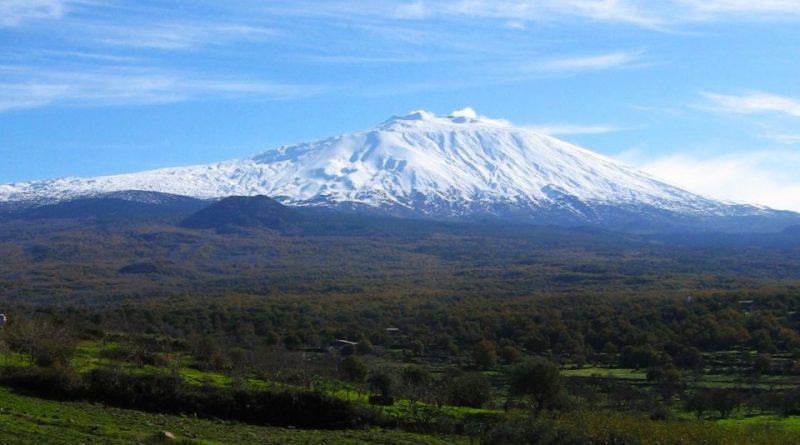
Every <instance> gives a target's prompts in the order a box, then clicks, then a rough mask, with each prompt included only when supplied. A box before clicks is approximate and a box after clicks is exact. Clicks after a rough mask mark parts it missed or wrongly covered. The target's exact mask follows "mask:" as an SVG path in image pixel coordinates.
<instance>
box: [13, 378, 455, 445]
mask: <svg viewBox="0 0 800 445" xmlns="http://www.w3.org/2000/svg"><path fill="white" fill-rule="evenodd" d="M161 431H169V432H172V433H173V434H175V435H176V436H177V437H178V438H179V439H182V441H183V443H192V444H209V445H210V444H330V443H336V444H353V445H355V444H386V445H389V444H392V445H394V444H397V445H405V444H408V445H412V444H422V445H439V444H442V445H444V444H450V443H458V441H457V439H454V438H448V439H446V440H445V439H439V438H435V437H431V436H423V435H417V434H411V433H405V432H400V431H393V430H383V429H364V430H345V431H322V430H297V429H291V428H274V427H259V426H253V425H247V424H240V423H234V422H221V421H213V420H205V419H196V418H193V417H181V416H168V415H160V414H149V413H142V412H139V411H133V410H124V409H117V408H109V407H105V406H102V405H98V404H92V403H85V402H68V403H61V402H56V401H50V400H43V399H39V398H34V397H28V396H25V395H20V394H16V393H14V392H12V391H10V390H8V389H6V388H0V443H2V444H4V445H5V444H9V445H11V444H31V443H47V444H77V443H87V444H88V443H104V444H135V443H143V442H147V441H148V439H149V438H152V437H153V436H154V435H156V434H157V433H159V432H161ZM178 443H181V442H178Z"/></svg>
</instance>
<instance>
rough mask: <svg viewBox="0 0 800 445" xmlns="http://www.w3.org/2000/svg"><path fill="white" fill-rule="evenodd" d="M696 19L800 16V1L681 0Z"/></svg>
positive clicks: (784, 17) (752, 18)
mask: <svg viewBox="0 0 800 445" xmlns="http://www.w3.org/2000/svg"><path fill="white" fill-rule="evenodd" d="M677 3H678V4H680V5H681V6H683V7H685V8H688V9H690V10H691V11H692V12H693V13H694V17H695V18H696V19H709V20H710V19H724V18H731V17H738V18H740V19H747V20H758V19H776V18H781V19H787V18H797V17H800V2H797V1H795V0H758V1H752V0H704V1H696V0H679V1H677Z"/></svg>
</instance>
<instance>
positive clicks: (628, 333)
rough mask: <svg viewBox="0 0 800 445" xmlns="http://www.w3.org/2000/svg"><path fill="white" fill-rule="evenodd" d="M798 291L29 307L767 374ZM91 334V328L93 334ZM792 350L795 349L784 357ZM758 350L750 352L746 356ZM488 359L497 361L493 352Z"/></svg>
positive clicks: (260, 338) (252, 341)
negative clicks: (724, 358) (740, 367)
mask: <svg viewBox="0 0 800 445" xmlns="http://www.w3.org/2000/svg"><path fill="white" fill-rule="evenodd" d="M797 296H798V293H797V292H796V291H794V292H793V291H782V292H771V291H768V290H766V291H762V292H759V293H753V292H751V293H735V292H731V293H716V292H715V293H712V294H702V293H700V294H695V295H692V296H689V295H686V296H682V297H680V298H675V297H639V298H637V297H617V298H615V297H603V298H599V297H590V296H580V295H575V296H563V297H551V298H536V297H518V298H508V299H498V298H458V297H449V298H448V297H441V298H428V297H418V298H413V297H409V298H404V299H402V300H395V299H390V298H378V297H375V298H369V297H357V296H352V297H331V298H299V297H298V298H288V297H287V298H254V297H249V298H248V297H241V296H235V297H218V298H195V297H186V298H173V299H169V300H161V301H158V302H150V303H147V304H137V305H123V306H112V307H107V308H103V307H70V308H66V309H57V308H52V307H50V308H29V311H30V312H39V313H42V314H43V315H47V316H52V317H55V318H56V319H59V320H64V321H69V322H70V323H73V324H74V325H76V326H79V327H80V328H79V329H81V330H82V332H84V333H86V334H88V335H101V334H100V333H101V332H105V331H109V330H118V331H124V332H139V333H146V334H153V335H164V336H168V337H172V338H180V339H183V341H185V342H193V343H201V340H202V339H205V340H203V341H206V342H211V343H213V345H206V346H207V347H208V348H210V349H211V350H210V351H209V354H213V353H214V351H213V350H214V349H230V348H232V347H241V348H244V349H247V350H252V349H254V348H257V347H261V346H273V345H283V346H285V347H286V348H287V349H290V350H292V349H297V348H302V347H327V346H329V345H330V344H331V342H333V341H335V340H337V339H347V340H350V341H353V342H357V343H359V344H362V345H363V344H366V343H369V344H371V345H375V346H380V347H383V348H388V349H393V350H401V351H403V352H404V354H406V355H408V356H417V357H440V358H445V357H447V358H449V359H457V360H463V359H465V358H466V359H472V358H474V357H476V355H475V352H474V351H475V348H476V347H477V345H479V344H481V343H482V342H483V343H484V344H485V345H488V347H489V349H491V350H492V351H493V354H495V355H496V356H497V358H499V360H500V361H501V362H507V363H513V362H514V361H515V360H517V359H518V358H519V357H520V356H522V355H524V354H528V355H530V354H533V355H550V356H553V357H554V358H557V359H558V360H560V361H563V362H565V363H573V364H578V365H582V364H587V363H595V364H602V365H615V366H621V367H629V368H638V369H648V368H651V367H667V368H670V367H675V368H679V369H695V368H699V367H702V366H703V365H704V357H706V355H707V354H708V353H712V352H716V351H729V350H744V351H747V350H753V351H759V352H760V353H762V354H764V355H766V356H769V355H774V356H775V357H777V356H783V357H784V358H782V359H768V360H767V361H769V362H770V365H769V366H765V367H764V366H762V367H761V369H760V370H759V372H760V373H761V374H770V373H780V374H795V373H800V362H798V360H800V334H798V332H799V330H800V312H798V310H800V298H797ZM92 333H95V334H92ZM785 357H790V358H791V359H788V360H787V359H786V358H785ZM757 359H764V357H760V358H759V357H756V356H753V357H752V358H748V357H743V358H740V359H737V361H738V362H742V361H743V360H744V361H751V362H752V363H750V365H749V366H753V367H755V366H758V363H757ZM490 361H491V360H490Z"/></svg>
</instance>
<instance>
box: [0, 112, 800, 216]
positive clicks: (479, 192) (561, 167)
mask: <svg viewBox="0 0 800 445" xmlns="http://www.w3.org/2000/svg"><path fill="white" fill-rule="evenodd" d="M125 190H140V191H143V192H158V193H169V194H174V195H181V196H189V197H193V198H200V199H220V198H224V197H228V196H256V195H265V196H269V197H271V198H273V199H275V200H277V201H278V202H280V203H282V204H285V205H291V206H306V207H329V208H340V209H349V210H358V211H367V212H372V213H388V214H392V215H396V216H406V217H427V218H436V219H474V218H484V217H492V218H500V219H505V220H509V221H515V222H531V223H539V224H551V223H554V224H567V225H581V224H590V225H601V226H606V227H621V228H623V229H629V228H633V229H634V230H635V229H636V228H642V227H644V228H646V229H647V230H650V229H653V230H659V227H661V226H664V227H676V228H680V227H682V226H698V225H700V226H703V225H707V226H708V228H710V229H715V228H716V227H717V226H719V227H721V228H722V229H723V230H727V229H726V228H728V229H729V228H736V226H738V225H739V224H740V221H748V222H747V227H746V229H749V230H781V229H782V228H784V227H786V226H788V225H791V224H789V223H787V221H790V220H792V221H794V223H795V224H796V223H797V221H798V220H800V219H797V220H795V219H796V218H795V217H800V215H797V214H794V213H791V212H781V211H775V210H772V209H768V208H766V207H761V206H755V205H747V204H730V203H725V202H721V201H716V200H713V199H710V198H706V197H703V196H701V195H697V194H693V193H690V192H688V191H686V190H683V189H681V188H678V187H675V186H672V185H669V184H667V183H665V182H663V181H661V180H658V179H656V178H654V177H652V176H650V175H648V174H646V173H643V172H641V171H638V170H636V169H635V168H632V167H629V166H627V165H625V164H623V163H621V162H618V161H615V160H613V159H610V158H607V157H605V156H602V155H599V154H597V153H594V152H591V151H589V150H586V149H583V148H581V147H578V146H575V145H572V144H569V143H566V142H564V141H560V140H558V139H556V138H553V137H551V136H547V135H543V134H539V133H536V132H534V131H532V130H530V129H526V128H521V127H515V126H513V125H511V124H510V123H508V122H505V121H501V120H495V119H489V118H485V117H482V116H478V114H477V113H475V112H474V111H472V110H471V109H465V110H460V111H457V112H453V113H452V114H451V115H448V116H436V115H434V114H432V113H429V112H426V111H415V112H412V113H410V114H408V115H405V116H393V117H392V118H390V119H388V120H386V121H384V122H383V123H381V124H379V125H377V126H376V127H374V128H371V129H368V130H364V131H360V132H355V133H350V134H345V135H339V136H334V137H330V138H325V139H320V140H316V141H311V142H306V143H300V144H295V145H288V146H282V147H278V148H276V149H274V150H269V151H267V152H264V153H261V154H259V155H256V156H253V157H249V158H243V159H234V160H230V161H224V162H218V163H212V164H205V165H197V166H189V167H176V168H165V169H158V170H149V171H145V172H140V173H132V174H125V175H116V176H101V177H95V178H60V179H53V180H48V181H38V182H28V183H17V184H5V185H0V204H2V203H4V202H5V203H6V205H7V206H8V205H9V204H8V203H12V202H29V203H33V204H34V205H38V204H47V203H53V202H59V201H64V200H69V199H74V198H75V197H81V196H94V195H101V194H104V193H120V192H123V191H125Z"/></svg>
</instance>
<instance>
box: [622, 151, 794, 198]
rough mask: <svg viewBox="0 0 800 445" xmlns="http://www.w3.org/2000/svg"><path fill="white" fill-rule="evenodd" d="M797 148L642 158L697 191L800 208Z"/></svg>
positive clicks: (654, 170) (650, 168) (642, 165)
mask: <svg viewBox="0 0 800 445" xmlns="http://www.w3.org/2000/svg"><path fill="white" fill-rule="evenodd" d="M797 165H800V153H798V152H797V151H796V150H780V149H779V150H762V151H755V152H738V153H729V154H724V155H716V156H705V157H704V156H696V155H689V154H675V155H669V156H664V157H660V158H657V159H651V160H647V161H643V162H639V163H638V166H639V167H640V168H641V169H643V170H645V171H647V172H649V173H650V174H652V175H654V176H656V177H659V178H662V179H664V180H665V181H667V182H669V183H672V184H675V185H678V186H681V187H684V188H686V189H687V190H690V191H693V192H695V193H700V194H703V195H706V196H710V197H714V198H717V199H724V200H729V201H734V202H746V203H754V204H761V205H767V206H769V207H772V208H776V209H785V210H794V211H800V177H798V176H797V172H796V166H797Z"/></svg>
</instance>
